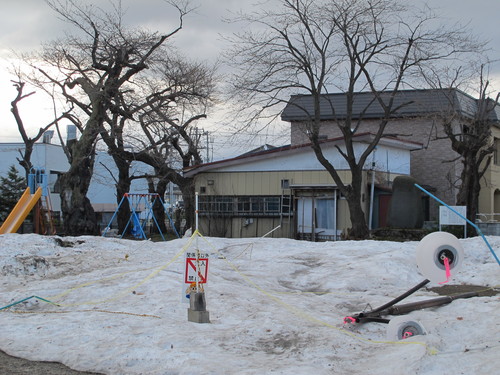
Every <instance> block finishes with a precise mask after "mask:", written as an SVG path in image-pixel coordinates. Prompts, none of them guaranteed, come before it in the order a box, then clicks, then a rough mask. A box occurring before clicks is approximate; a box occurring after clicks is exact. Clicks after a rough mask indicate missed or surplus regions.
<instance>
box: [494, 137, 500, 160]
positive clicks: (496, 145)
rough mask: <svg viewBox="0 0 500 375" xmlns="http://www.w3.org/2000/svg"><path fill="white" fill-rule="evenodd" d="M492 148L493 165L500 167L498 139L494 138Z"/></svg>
mask: <svg viewBox="0 0 500 375" xmlns="http://www.w3.org/2000/svg"><path fill="white" fill-rule="evenodd" d="M494 147H495V151H494V153H493V163H494V164H495V165H500V138H495V140H494Z"/></svg>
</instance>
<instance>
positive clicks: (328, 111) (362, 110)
mask: <svg viewBox="0 0 500 375" xmlns="http://www.w3.org/2000/svg"><path fill="white" fill-rule="evenodd" d="M381 96H382V98H383V100H384V102H385V103H388V101H389V99H390V93H389V92H381ZM346 98H347V97H346V94H344V93H337V94H325V95H324V96H323V97H322V98H321V100H320V111H321V120H334V119H344V118H345V117H346V114H347V99H346ZM477 103H478V100H476V99H474V98H473V97H472V96H469V95H467V94H465V93H464V92H462V91H460V90H457V89H427V90H401V91H398V92H397V94H396V97H395V101H394V106H393V108H394V109H396V108H397V111H395V112H394V113H393V114H392V115H391V117H394V118H400V117H414V116H423V115H429V114H433V113H434V114H436V113H439V114H445V113H450V112H451V111H453V112H455V113H457V114H460V115H463V116H465V117H470V118H471V117H473V116H474V113H475V112H476V110H477ZM352 113H353V118H354V119H357V118H364V119H375V118H381V117H382V116H383V115H384V111H383V109H382V107H381V106H380V104H379V103H378V102H376V101H375V100H374V94H373V93H372V92H358V93H355V94H354V101H353V111H352ZM313 114H314V106H313V101H312V96H311V95H292V97H291V98H290V101H289V102H288V103H287V105H286V107H285V109H284V110H283V112H282V114H281V119H282V120H283V121H305V120H308V119H311V118H312V117H313ZM490 118H491V120H493V121H498V120H499V119H500V106H498V105H497V106H496V108H495V110H494V111H492V112H491V113H490Z"/></svg>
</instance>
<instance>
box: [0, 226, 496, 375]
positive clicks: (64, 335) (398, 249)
mask: <svg viewBox="0 0 500 375" xmlns="http://www.w3.org/2000/svg"><path fill="white" fill-rule="evenodd" d="M488 240H489V242H490V244H491V245H492V247H493V248H494V249H498V248H499V245H500V237H489V238H488ZM460 242H461V244H462V245H463V247H464V249H465V258H464V261H463V264H462V268H461V269H460V272H458V273H457V274H456V275H454V277H453V279H452V280H451V281H450V284H474V285H482V286H485V287H498V285H499V284H500V283H499V274H500V273H499V267H498V264H497V263H496V261H495V259H494V258H493V257H492V256H491V254H490V252H489V251H488V249H487V247H486V245H485V244H484V242H483V241H482V239H481V238H472V239H466V240H461V241H460ZM417 244H418V242H406V243H396V242H386V241H358V242H351V241H346V242H323V243H312V242H303V241H294V240H288V239H259V238H258V239H223V238H197V239H194V240H193V239H189V238H184V239H179V240H175V241H169V242H158V243H154V242H151V241H130V240H121V239H112V238H101V237H64V238H59V237H57V236H56V237H43V236H38V235H18V234H9V235H3V236H0V285H1V290H2V293H1V294H0V308H2V307H3V306H7V305H9V304H11V303H15V302H17V301H20V300H22V299H24V298H27V297H30V296H33V295H34V296H39V297H42V298H44V299H47V300H49V301H53V302H57V303H59V304H61V306H54V305H52V304H50V303H47V302H44V301H43V300H39V299H36V298H31V299H29V300H27V301H25V302H23V303H19V304H17V305H15V306H13V307H11V308H9V309H5V310H2V311H0V326H1V327H2V329H1V335H0V349H1V350H4V351H5V352H7V353H8V354H11V355H15V356H20V357H24V358H27V359H30V360H46V361H58V362H62V363H64V364H66V365H67V366H70V367H71V368H74V369H77V370H87V371H96V372H102V373H106V374H266V373H276V374H292V373H293V374H332V373H335V374H372V375H374V374H384V375H388V374H453V375H455V374H493V373H495V372H496V371H498V368H500V356H499V355H498V353H499V347H500V327H499V323H498V310H499V307H500V304H499V297H498V296H493V297H474V298H471V299H459V300H455V301H453V302H452V303H451V304H449V305H445V306H440V307H435V308H431V309H426V310H420V311H414V312H411V313H410V314H409V315H408V316H407V317H408V319H411V320H414V321H418V322H420V323H421V324H422V325H423V326H424V328H425V330H426V335H419V336H414V337H411V338H409V339H406V340H403V341H387V339H386V329H387V325H385V324H381V323H366V324H362V325H355V326H352V327H350V326H345V325H344V324H343V318H344V317H345V316H347V315H351V314H354V313H358V312H361V311H364V310H366V309H369V306H371V307H373V308H375V307H377V306H380V305H382V304H384V303H386V302H388V301H389V300H391V299H392V298H394V297H396V296H398V295H400V294H401V293H403V292H405V291H406V290H408V289H410V288H411V287H413V286H414V285H416V284H418V283H419V282H421V281H422V280H423V279H424V278H423V276H422V275H420V274H419V273H418V271H417V268H416V263H415V249H416V246H417ZM196 247H197V248H199V249H200V250H202V251H205V252H209V253H210V254H211V256H210V264H209V274H208V284H207V287H206V300H207V310H208V311H209V313H210V321H211V323H210V324H197V323H192V322H188V320H187V308H188V307H189V305H188V304H187V303H186V302H185V301H183V300H184V299H185V296H184V290H185V284H184V271H185V259H184V255H183V252H185V251H186V250H192V249H194V248H196ZM433 286H436V285H433ZM436 296H437V295H436V294H434V293H432V292H431V291H428V290H426V289H425V288H424V289H421V290H419V291H418V292H416V293H415V294H414V295H412V296H411V297H409V298H408V299H407V300H404V301H403V302H405V303H406V302H412V301H417V300H424V299H429V298H433V297H436ZM368 305H369V306H368Z"/></svg>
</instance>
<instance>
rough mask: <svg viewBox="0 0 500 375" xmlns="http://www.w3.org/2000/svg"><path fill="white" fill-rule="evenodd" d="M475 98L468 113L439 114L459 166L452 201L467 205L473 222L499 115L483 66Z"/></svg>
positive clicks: (499, 119)
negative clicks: (455, 191) (493, 128)
mask: <svg viewBox="0 0 500 375" xmlns="http://www.w3.org/2000/svg"><path fill="white" fill-rule="evenodd" d="M477 91H478V94H479V98H478V99H472V98H471V102H474V104H475V105H474V108H473V110H472V113H473V114H472V115H471V116H470V117H469V116H465V115H464V114H463V113H459V112H456V111H451V112H448V113H441V114H439V117H440V121H441V123H442V125H443V129H444V132H445V134H446V136H447V137H448V138H449V139H450V140H451V147H452V149H453V150H454V151H455V152H456V153H457V154H458V155H459V158H460V160H461V162H462V165H463V168H462V171H461V174H460V178H459V179H458V181H456V183H455V186H456V187H457V188H458V192H457V198H456V204H457V205H460V206H466V207H467V218H468V219H469V220H471V221H472V222H475V220H476V216H477V213H478V210H479V193H480V191H481V179H482V178H483V176H484V174H485V172H486V171H487V170H488V168H489V166H490V164H491V161H492V159H493V155H494V152H495V143H494V137H493V134H492V127H494V126H498V124H499V121H500V118H499V117H498V113H500V106H499V98H500V93H498V92H497V93H496V94H494V98H493V99H492V98H490V97H489V95H491V94H492V92H491V91H490V82H489V80H488V79H486V78H485V73H484V66H481V68H480V73H479V89H478V90H477ZM448 92H449V93H450V95H448V99H449V101H450V107H452V106H453V107H454V106H456V103H455V102H454V101H455V99H454V98H455V96H454V95H452V93H453V92H454V91H453V90H448Z"/></svg>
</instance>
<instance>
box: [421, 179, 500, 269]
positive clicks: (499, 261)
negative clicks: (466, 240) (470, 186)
mask: <svg viewBox="0 0 500 375" xmlns="http://www.w3.org/2000/svg"><path fill="white" fill-rule="evenodd" d="M415 186H416V187H417V188H419V189H420V190H422V191H423V192H424V193H425V194H427V195H428V196H430V197H431V198H433V199H434V200H435V201H437V202H439V203H441V204H442V205H444V206H446V207H448V208H449V209H450V210H451V211H453V212H454V213H456V214H457V215H458V216H460V217H461V218H462V219H464V220H465V221H466V222H468V223H469V224H470V225H471V226H472V227H474V229H475V230H476V232H477V234H479V235H480V236H481V237H482V238H483V241H484V242H485V243H486V246H488V249H490V252H491V254H492V255H493V258H495V260H496V261H497V263H498V265H499V266H500V259H498V257H497V255H496V254H495V251H494V250H493V248H492V247H491V245H490V243H489V242H488V240H487V239H486V237H485V236H484V234H483V232H481V229H479V227H478V226H477V225H476V224H474V223H473V222H472V221H470V220H469V219H467V218H466V217H464V216H463V215H462V214H460V213H459V212H457V211H456V210H454V209H453V208H451V207H450V206H448V205H447V204H446V203H444V202H443V201H442V200H441V199H439V198H437V197H436V196H434V195H432V194H431V193H429V192H428V191H427V190H425V189H424V188H423V187H422V186H420V185H419V184H415Z"/></svg>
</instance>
